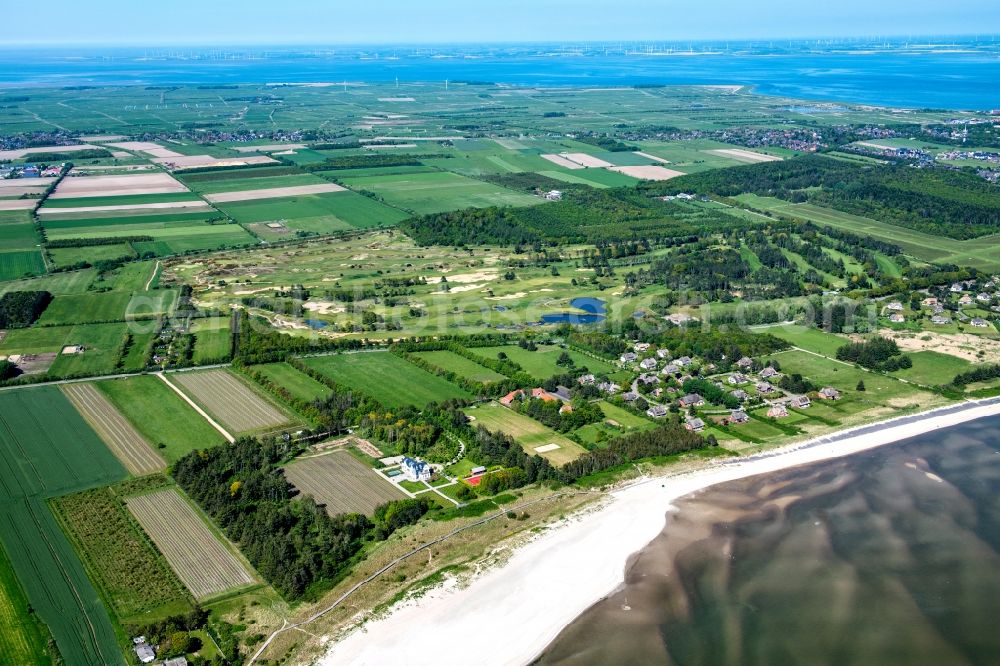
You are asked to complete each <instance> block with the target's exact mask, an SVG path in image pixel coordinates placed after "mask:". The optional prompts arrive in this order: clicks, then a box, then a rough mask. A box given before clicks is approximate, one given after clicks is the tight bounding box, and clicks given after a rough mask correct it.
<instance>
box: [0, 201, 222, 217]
mask: <svg viewBox="0 0 1000 666" xmlns="http://www.w3.org/2000/svg"><path fill="white" fill-rule="evenodd" d="M0 203H3V202H2V201H0ZM160 208H183V209H184V210H189V211H191V210H211V209H212V207H211V206H209V205H208V204H207V203H205V202H204V201H165V202H163V203H148V204H132V205H128V204H123V205H121V206H74V207H72V208H42V209H40V210H39V211H38V214H39V215H61V214H63V213H101V212H106V211H112V210H156V209H160Z"/></svg>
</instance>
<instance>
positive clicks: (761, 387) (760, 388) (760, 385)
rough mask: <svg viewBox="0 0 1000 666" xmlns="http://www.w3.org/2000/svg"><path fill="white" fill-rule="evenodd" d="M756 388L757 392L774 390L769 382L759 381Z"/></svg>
mask: <svg viewBox="0 0 1000 666" xmlns="http://www.w3.org/2000/svg"><path fill="white" fill-rule="evenodd" d="M754 388H756V389H757V393H770V392H772V391H773V390H774V387H773V386H771V385H770V384H768V383H767V382H757V385H756V386H755V387H754Z"/></svg>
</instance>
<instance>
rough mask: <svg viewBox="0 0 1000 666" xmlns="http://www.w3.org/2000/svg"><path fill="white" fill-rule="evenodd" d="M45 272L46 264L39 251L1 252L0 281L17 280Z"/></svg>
mask: <svg viewBox="0 0 1000 666" xmlns="http://www.w3.org/2000/svg"><path fill="white" fill-rule="evenodd" d="M44 272H45V263H44V262H43V261H42V253H41V251H39V250H13V251H6V252H0V281H4V280H16V279H17V278H22V277H25V276H26V275H38V274H39V273H44Z"/></svg>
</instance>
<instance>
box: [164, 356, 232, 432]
mask: <svg viewBox="0 0 1000 666" xmlns="http://www.w3.org/2000/svg"><path fill="white" fill-rule="evenodd" d="M156 376H157V377H159V378H160V380H162V381H163V383H164V384H166V385H167V386H169V387H170V389H171V390H172V391H173V392H174V393H176V394H177V395H179V396H180V397H181V399H183V400H184V402H186V403H187V404H188V405H189V406H190V407H191V409H193V410H194V411H196V412H198V414H199V415H201V417H202V418H204V419H205V420H206V421H208V423H209V425H211V426H212V427H213V428H215V429H216V430H218V431H219V433H220V434H221V435H222V436H223V437H225V438H226V441H228V442H230V443H231V442H235V441H236V438H235V437H233V436H232V435H231V434H229V431H228V430H226V429H225V428H223V427H222V425H220V424H219V423H218V422H217V421H216V420H215V419H213V418H212V417H211V416H209V415H208V413H207V412H206V411H205V410H204V409H202V408H201V407H200V406H199V405H198V403H196V402H195V401H194V400H192V399H191V398H190V397H188V395H187V393H185V392H184V391H182V390H181V389H180V387H178V386H177V385H176V384H174V383H173V382H171V381H170V380H169V379H168V378H167V376H166V374H164V373H162V372H158V373H156Z"/></svg>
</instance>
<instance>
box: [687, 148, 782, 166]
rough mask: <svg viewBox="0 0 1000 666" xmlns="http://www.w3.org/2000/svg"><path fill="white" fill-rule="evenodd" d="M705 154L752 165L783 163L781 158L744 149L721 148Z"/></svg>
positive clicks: (707, 151)
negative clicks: (729, 158) (758, 163)
mask: <svg viewBox="0 0 1000 666" xmlns="http://www.w3.org/2000/svg"><path fill="white" fill-rule="evenodd" d="M705 152H706V153H712V154H713V155H721V156H722V157H731V158H732V159H734V160H738V161H740V162H749V163H751V164H756V163H757V162H780V161H781V158H780V157H775V156H774V155H765V154H764V153H758V152H754V151H752V150H743V149H742V148H720V149H718V150H706V151H705Z"/></svg>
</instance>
